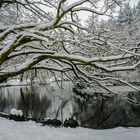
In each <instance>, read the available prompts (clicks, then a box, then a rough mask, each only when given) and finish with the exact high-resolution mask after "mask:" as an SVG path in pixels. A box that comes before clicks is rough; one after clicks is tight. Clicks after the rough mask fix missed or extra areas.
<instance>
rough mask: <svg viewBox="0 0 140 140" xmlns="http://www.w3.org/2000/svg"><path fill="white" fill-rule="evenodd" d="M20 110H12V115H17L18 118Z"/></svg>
mask: <svg viewBox="0 0 140 140" xmlns="http://www.w3.org/2000/svg"><path fill="white" fill-rule="evenodd" d="M18 113H19V112H18V110H17V109H15V108H12V109H11V110H10V115H16V116H18Z"/></svg>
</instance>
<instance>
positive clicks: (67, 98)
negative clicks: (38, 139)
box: [0, 81, 73, 120]
mask: <svg viewBox="0 0 140 140" xmlns="http://www.w3.org/2000/svg"><path fill="white" fill-rule="evenodd" d="M58 84H59V83H58ZM64 87H65V88H64ZM72 106H73V98H72V84H71V83H70V82H69V81H68V82H65V84H63V87H61V88H60V87H59V85H57V84H56V83H55V82H53V83H52V84H50V85H46V86H41V85H39V86H38V85H36V86H34V87H30V86H27V87H17V86H16V87H14V86H13V87H3V88H1V89H0V111H1V112H6V113H9V111H10V109H11V108H17V109H21V110H22V111H23V113H24V115H25V116H28V117H32V118H37V119H42V118H59V119H61V120H63V118H66V117H70V116H71V115H72V112H73V109H72V108H73V107H72Z"/></svg>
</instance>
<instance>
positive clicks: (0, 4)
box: [0, 0, 4, 9]
mask: <svg viewBox="0 0 140 140" xmlns="http://www.w3.org/2000/svg"><path fill="white" fill-rule="evenodd" d="M3 1H4V0H0V9H1V7H2V3H3Z"/></svg>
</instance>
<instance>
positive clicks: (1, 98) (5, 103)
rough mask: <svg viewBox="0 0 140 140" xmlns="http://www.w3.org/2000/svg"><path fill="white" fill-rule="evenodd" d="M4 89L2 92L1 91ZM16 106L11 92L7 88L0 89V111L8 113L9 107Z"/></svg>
mask: <svg viewBox="0 0 140 140" xmlns="http://www.w3.org/2000/svg"><path fill="white" fill-rule="evenodd" d="M3 91H4V92H3ZM15 106H16V102H15V101H14V100H12V94H11V93H10V89H9V88H6V89H5V88H4V89H3V90H2V88H1V89H0V112H7V113H9V111H10V109H11V108H13V107H15Z"/></svg>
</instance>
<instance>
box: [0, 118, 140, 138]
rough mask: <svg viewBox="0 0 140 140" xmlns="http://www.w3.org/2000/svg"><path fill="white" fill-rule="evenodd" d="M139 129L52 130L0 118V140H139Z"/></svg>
mask: <svg viewBox="0 0 140 140" xmlns="http://www.w3.org/2000/svg"><path fill="white" fill-rule="evenodd" d="M139 139H140V128H122V127H118V128H114V129H107V130H94V129H87V128H63V127H62V128H54V127H49V126H41V124H37V123H35V122H32V121H29V122H15V121H12V120H7V119H5V118H0V140H139Z"/></svg>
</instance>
